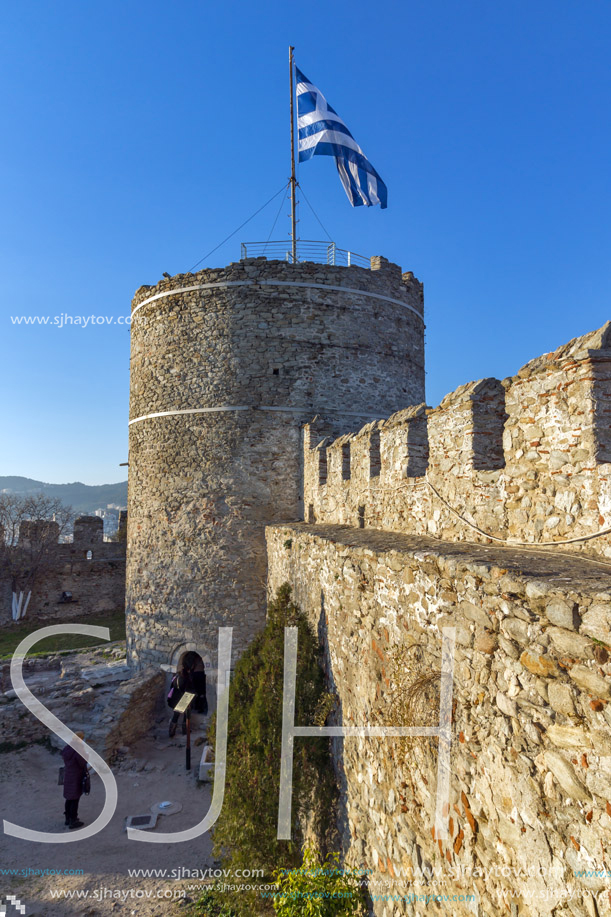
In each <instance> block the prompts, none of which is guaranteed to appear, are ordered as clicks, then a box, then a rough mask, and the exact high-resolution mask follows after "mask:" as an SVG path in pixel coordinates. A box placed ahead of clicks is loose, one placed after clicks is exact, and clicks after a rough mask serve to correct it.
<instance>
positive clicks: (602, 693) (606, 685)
mask: <svg viewBox="0 0 611 917" xmlns="http://www.w3.org/2000/svg"><path fill="white" fill-rule="evenodd" d="M569 675H570V676H571V678H572V679H573V681H574V682H575V684H577V685H579V687H580V688H583V690H584V691H587V692H588V694H593V695H594V696H595V697H609V694H610V693H611V681H610V680H609V679H608V678H603V676H602V675H598V674H597V673H596V672H594V671H593V670H592V669H589V668H588V667H587V666H585V665H574V666H573V668H572V669H570V670H569Z"/></svg>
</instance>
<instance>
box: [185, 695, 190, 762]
mask: <svg viewBox="0 0 611 917" xmlns="http://www.w3.org/2000/svg"><path fill="white" fill-rule="evenodd" d="M185 719H186V721H187V760H186V765H187V770H188V771H190V770H191V704H189V706H188V707H187V709H186V712H185Z"/></svg>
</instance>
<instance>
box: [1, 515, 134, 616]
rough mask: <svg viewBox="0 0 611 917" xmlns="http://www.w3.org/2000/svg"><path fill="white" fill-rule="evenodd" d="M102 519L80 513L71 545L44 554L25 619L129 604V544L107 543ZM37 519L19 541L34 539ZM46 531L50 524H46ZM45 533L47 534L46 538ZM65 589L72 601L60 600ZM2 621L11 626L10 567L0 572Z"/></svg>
mask: <svg viewBox="0 0 611 917" xmlns="http://www.w3.org/2000/svg"><path fill="white" fill-rule="evenodd" d="M103 526H104V521H103V519H100V518H98V517H97V516H79V517H78V518H77V519H76V520H75V523H74V539H73V542H72V543H70V544H54V545H51V546H50V547H49V549H48V552H46V556H45V559H44V562H43V564H42V566H41V570H40V575H39V576H38V578H37V580H36V583H35V586H34V589H33V591H32V597H31V599H30V602H29V605H28V609H27V615H26V618H31V617H34V616H36V617H46V616H49V617H53V618H62V617H77V616H80V615H89V614H101V613H104V612H107V611H118V610H119V609H121V608H123V607H124V604H125V543H120V542H109V541H104V540H103V538H104V530H103ZM36 528H37V523H36V522H24V523H22V525H21V531H20V533H19V535H20V544H21V545H27V544H28V543H29V542H30V541H31V540H32V539H34V540H35V539H36ZM43 528H44V531H45V533H47V532H48V530H49V523H44V526H43ZM45 537H46V536H45ZM62 592H71V593H72V596H73V601H72V602H69V603H61V602H60V599H61V595H62ZM0 594H1V595H2V598H3V601H2V621H3V623H4V624H12V618H11V598H10V597H11V582H10V577H9V576H8V575H7V573H6V571H3V575H0Z"/></svg>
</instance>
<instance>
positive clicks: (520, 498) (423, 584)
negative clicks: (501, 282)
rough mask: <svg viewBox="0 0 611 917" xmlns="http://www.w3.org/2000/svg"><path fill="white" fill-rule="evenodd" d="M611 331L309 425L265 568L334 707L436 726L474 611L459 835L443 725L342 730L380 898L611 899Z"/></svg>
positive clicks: (503, 906)
mask: <svg viewBox="0 0 611 917" xmlns="http://www.w3.org/2000/svg"><path fill="white" fill-rule="evenodd" d="M610 334H611V324H607V325H605V326H604V327H603V328H601V329H600V330H599V331H596V332H592V333H591V334H588V335H586V336H584V337H582V338H578V339H576V340H574V341H571V342H570V343H569V344H567V345H566V346H564V347H561V348H559V349H558V350H557V351H555V352H554V353H551V354H546V355H545V356H544V357H541V358H539V359H537V360H533V361H532V362H531V363H529V364H527V365H526V366H525V367H523V369H521V370H520V371H519V373H518V374H517V375H516V376H515V377H512V378H510V379H505V380H503V381H502V382H500V381H499V380H496V379H485V380H481V381H479V382H475V383H469V384H468V385H465V386H462V387H461V388H459V389H458V390H457V391H456V392H453V393H452V394H450V395H448V396H447V397H446V398H444V399H443V401H442V402H441V404H440V405H439V407H437V408H434V409H430V408H427V407H426V405H425V404H419V405H416V406H412V407H406V408H405V409H403V410H401V411H399V412H397V413H395V414H393V415H392V416H390V417H389V418H388V419H387V420H380V421H374V422H370V423H368V424H366V425H365V426H364V427H362V428H361V429H360V430H359V432H357V433H350V434H344V435H342V436H340V437H333V436H332V434H331V433H330V428H329V425H328V423H327V421H326V418H325V417H324V415H321V416H319V417H317V418H315V419H314V421H313V422H312V423H311V424H308V425H306V427H305V431H304V434H305V435H304V504H305V516H306V520H307V521H306V522H305V523H299V524H293V525H284V526H271V527H269V528H268V530H267V540H268V561H269V574H268V589H269V594H270V596H271V595H273V594H274V593H275V591H276V590H277V588H278V587H279V586H280V585H281V584H282V583H284V582H288V583H289V584H290V585H291V586H292V588H293V592H294V599H295V601H296V603H297V604H298V605H299V606H300V607H301V608H302V609H304V611H306V613H307V614H308V617H309V619H310V621H311V624H312V626H313V628H314V629H315V631H316V632H317V633H318V635H319V639H320V641H321V643H322V645H323V648H324V652H325V657H326V667H327V677H328V680H329V683H330V685H331V687H332V689H333V690H334V692H335V693H336V695H337V707H336V710H335V712H334V714H333V715H332V718H331V719H332V722H333V723H335V724H343V725H347V726H360V725H382V724H386V725H394V726H416V725H422V726H436V725H437V722H438V717H439V679H438V674H439V672H440V664H441V645H442V630H443V628H444V627H453V628H455V634H456V647H455V655H454V666H455V667H454V680H453V715H452V719H453V722H452V752H451V776H450V803H449V807H448V809H447V810H446V812H445V818H446V822H445V823H446V826H447V830H448V837H447V838H440V837H439V836H437V835H436V831H435V820H434V816H435V791H436V786H437V740H436V739H431V738H419V739H418V738H413V739H409V740H407V742H405V741H403V740H399V739H391V738H389V739H374V738H360V739H357V738H346V739H344V740H341V739H334V740H333V755H334V762H335V766H336V770H337V774H338V779H339V784H340V829H341V831H342V838H343V845H344V851H345V854H346V858H347V862H349V863H350V864H351V865H354V866H363V865H365V866H368V867H369V868H371V869H372V870H373V878H372V880H371V891H372V895H376V894H377V895H378V896H381V897H378V898H377V899H375V898H374V900H373V910H374V913H375V914H376V917H395V915H399V914H422V915H424V914H430V913H448V912H449V911H451V912H452V913H455V914H459V915H463V914H464V915H465V917H466V915H467V914H474V913H475V914H478V915H480V917H481V915H486V917H496V915H498V914H505V913H507V914H511V915H515V914H520V915H532V917H534V915H536V917H547V915H549V914H554V915H556V917H569V915H572V917H596V915H603V914H605V915H606V914H611V899H610V897H609V885H608V875H610V874H611V857H610V856H609V853H608V839H609V836H610V834H609V832H610V829H611V730H610V727H611V707H610V705H609V702H610V699H611V662H610V653H611V561H610V560H609V559H608V558H609V555H610V554H611V542H610V541H609V534H602V535H601V536H600V537H596V538H590V536H591V535H597V534H598V533H599V532H604V531H605V529H606V528H607V527H609V526H611V506H610V504H609V493H610V492H609V485H610V480H609V476H610V473H611V465H610V464H609V459H610V458H611V456H610V453H609V436H610V433H611V426H610V418H611V415H610V410H611V402H610V400H609V394H610V391H609V383H610V381H611V362H610V357H611V350H610V346H611V343H610V342H611V339H610ZM468 523H470V525H469V524H468ZM485 533H487V534H485ZM487 535H490V536H493V537H487ZM576 538H581V539H586V540H580V541H572V540H573V539H576ZM495 539H497V540H495ZM523 542H525V543H526V546H522V543H523ZM566 542H570V543H566ZM418 700H419V703H416V702H417V701H418ZM414 704H415V706H414ZM300 725H307V724H300ZM296 741H298V742H299V741H307V740H305V739H296ZM596 870H598V874H597V875H596V874H595V871H596ZM606 870H608V871H609V872H607V873H606V875H605V871H606ZM385 893H386V894H387V895H390V896H391V897H390V898H388V899H387V900H383V896H384V894H385ZM410 894H411V895H416V896H421V897H416V898H415V899H414V898H413V897H412V898H411V899H410V898H409V897H408V896H409V895H410ZM438 894H446V895H449V896H450V897H449V898H448V899H447V900H446V901H443V902H441V903H440V902H436V901H435V900H434V896H435V895H438ZM427 895H428V896H429V899H430V896H433V900H428V901H426V900H425V897H426V896H427ZM469 895H471V896H472V898H470V899H469V898H468V897H467V896H469ZM393 896H394V897H393ZM449 902H451V904H450V903H449Z"/></svg>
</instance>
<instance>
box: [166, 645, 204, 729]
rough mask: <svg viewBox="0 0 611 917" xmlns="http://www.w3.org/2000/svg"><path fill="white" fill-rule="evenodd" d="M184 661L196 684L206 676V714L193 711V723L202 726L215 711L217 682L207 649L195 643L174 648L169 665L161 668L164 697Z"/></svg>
mask: <svg viewBox="0 0 611 917" xmlns="http://www.w3.org/2000/svg"><path fill="white" fill-rule="evenodd" d="M185 661H186V662H187V663H188V664H189V665H190V667H192V668H193V670H194V672H195V680H196V684H197V683H198V682H200V683H201V674H200V673H205V676H206V698H207V701H208V714H207V716H205V717H204V716H203V714H201V713H198V712H197V710H196V709H195V708H194V709H193V722H194V724H195V723H196V722H198V723H200V725H203V721H204V720H205V721H206V722H209V721H210V716H211V715H212V714H213V713H214V711H215V710H216V681H217V670H216V668H215V667H213V664H212V659H211V657H210V653H209V652H208V649H207V647H205V646H197V645H196V644H195V643H183V644H180V645H179V646H177V647H175V648H174V650H173V651H172V653H171V654H170V659H169V664H168V665H165V666H163V668H164V669H165V670H166V672H167V675H166V695H167V693H168V691H169V690H170V684H171V682H172V677H173V675H174V673H175V672H180V671H181V670H182V669H183V667H184V664H185Z"/></svg>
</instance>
